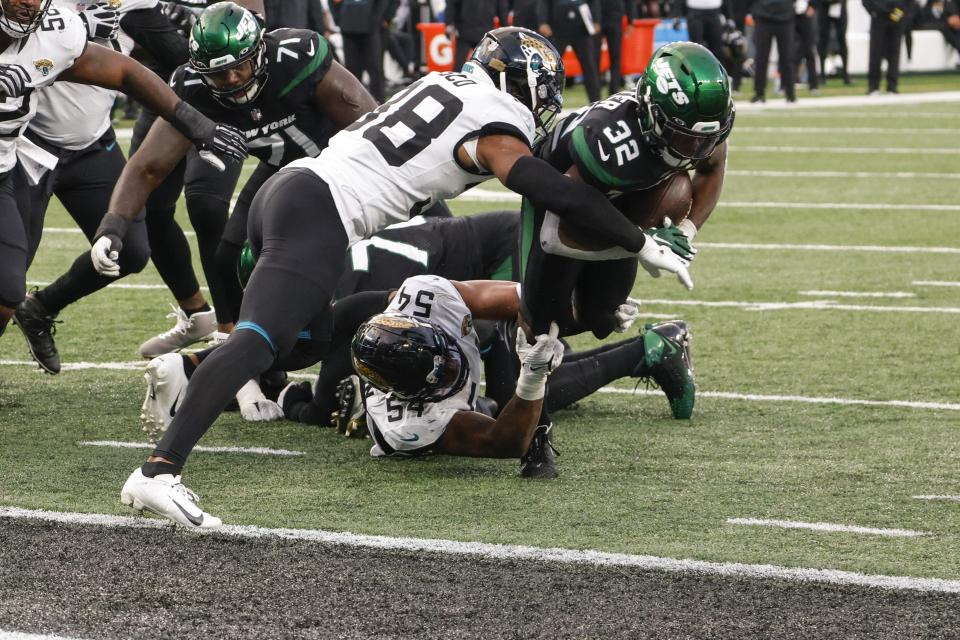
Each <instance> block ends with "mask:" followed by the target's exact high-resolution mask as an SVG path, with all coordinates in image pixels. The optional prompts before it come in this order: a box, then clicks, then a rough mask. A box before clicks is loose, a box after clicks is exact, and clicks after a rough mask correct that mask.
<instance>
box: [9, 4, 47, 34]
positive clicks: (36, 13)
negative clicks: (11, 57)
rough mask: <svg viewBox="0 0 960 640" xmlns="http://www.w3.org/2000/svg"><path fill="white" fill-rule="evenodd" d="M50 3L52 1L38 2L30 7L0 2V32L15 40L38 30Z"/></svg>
mask: <svg viewBox="0 0 960 640" xmlns="http://www.w3.org/2000/svg"><path fill="white" fill-rule="evenodd" d="M52 2H53V0H40V3H39V5H37V6H36V7H30V6H27V5H24V4H15V3H13V2H11V1H10V0H3V1H2V2H0V31H3V33H5V34H7V35H8V36H10V37H11V38H14V39H15V40H18V39H20V38H23V37H25V36H28V35H30V34H31V33H33V32H34V31H36V30H37V29H39V28H40V23H41V22H42V21H43V18H44V17H45V16H46V15H47V11H49V10H50V4H51V3H52Z"/></svg>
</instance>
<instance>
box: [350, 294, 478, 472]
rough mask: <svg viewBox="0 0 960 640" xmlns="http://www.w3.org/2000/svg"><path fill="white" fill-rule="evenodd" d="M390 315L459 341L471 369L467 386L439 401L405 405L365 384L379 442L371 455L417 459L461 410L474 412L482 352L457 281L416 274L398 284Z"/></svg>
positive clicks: (370, 419)
mask: <svg viewBox="0 0 960 640" xmlns="http://www.w3.org/2000/svg"><path fill="white" fill-rule="evenodd" d="M387 312H388V313H400V314H403V315H407V316H411V317H414V318H419V319H421V320H427V321H429V322H431V323H433V324H434V325H436V326H438V327H440V328H441V329H443V331H444V333H446V334H447V336H449V337H450V338H452V339H454V340H456V343H457V346H459V347H460V350H461V351H462V352H463V355H464V358H465V360H466V362H467V364H468V365H469V366H470V371H469V375H467V382H466V383H465V384H464V385H463V388H462V389H460V390H459V391H458V392H457V393H455V394H453V395H452V396H450V397H449V398H447V399H446V400H441V401H440V402H422V401H406V400H399V399H397V398H394V397H393V396H392V395H389V394H386V393H384V392H382V391H379V390H378V389H375V388H373V387H372V386H371V385H367V384H365V385H364V405H365V408H366V411H367V428H368V429H369V431H370V435H371V436H373V439H374V440H375V441H376V443H377V444H376V445H374V447H373V448H372V449H371V450H370V455H372V456H387V455H418V454H423V453H427V452H429V451H430V449H431V448H432V447H433V446H434V445H435V444H436V443H437V441H438V440H439V439H440V437H441V436H442V435H443V432H444V431H445V430H446V428H447V424H448V423H449V422H450V419H451V418H453V416H454V415H456V413H457V412H458V411H473V410H474V403H475V402H476V400H477V393H478V391H479V388H480V365H481V363H480V349H479V348H478V347H477V344H478V342H479V341H478V339H477V332H476V331H475V330H474V328H473V316H472V315H471V313H470V309H469V308H468V307H467V305H466V303H465V302H464V301H463V297H461V295H460V292H459V291H457V288H456V287H454V286H453V283H452V282H450V281H449V280H447V279H446V278H440V277H438V276H414V277H412V278H407V279H406V280H404V281H403V284H402V285H400V290H399V291H398V292H397V295H396V296H395V297H394V299H393V301H392V302H391V303H390V306H388V307H387Z"/></svg>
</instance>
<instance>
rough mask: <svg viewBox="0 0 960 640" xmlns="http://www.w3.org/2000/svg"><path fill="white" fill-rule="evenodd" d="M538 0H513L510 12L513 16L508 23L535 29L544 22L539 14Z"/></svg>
mask: <svg viewBox="0 0 960 640" xmlns="http://www.w3.org/2000/svg"><path fill="white" fill-rule="evenodd" d="M539 9H540V0H513V3H512V4H511V6H510V13H511V14H512V16H513V19H512V22H511V23H510V24H511V25H512V26H514V27H523V28H524V29H530V30H531V31H536V30H537V29H538V28H539V27H540V25H541V24H543V22H544V18H543V17H542V16H540V14H539Z"/></svg>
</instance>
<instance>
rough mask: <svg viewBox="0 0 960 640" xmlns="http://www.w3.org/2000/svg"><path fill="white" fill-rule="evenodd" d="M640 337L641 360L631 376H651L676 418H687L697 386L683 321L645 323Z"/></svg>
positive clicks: (648, 378)
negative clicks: (642, 350) (665, 397)
mask: <svg viewBox="0 0 960 640" xmlns="http://www.w3.org/2000/svg"><path fill="white" fill-rule="evenodd" d="M645 329H646V331H645V332H644V333H643V335H641V336H640V339H641V340H643V346H644V354H643V359H642V360H641V361H640V362H639V363H637V366H636V368H634V370H633V374H632V375H633V376H634V377H638V378H641V379H646V380H647V381H648V382H649V381H650V380H651V379H652V380H653V381H654V382H655V383H656V384H657V386H659V387H660V389H661V390H662V391H663V392H664V394H666V396H667V400H668V401H669V402H670V410H671V411H672V412H673V417H674V418H676V419H677V420H689V419H690V416H692V415H693V405H694V402H695V400H696V393H697V385H696V382H695V381H694V378H693V362H692V361H691V359H690V331H689V330H688V329H687V323H686V322H684V321H683V320H671V321H669V322H660V323H658V324H648V325H647V326H646V327H645Z"/></svg>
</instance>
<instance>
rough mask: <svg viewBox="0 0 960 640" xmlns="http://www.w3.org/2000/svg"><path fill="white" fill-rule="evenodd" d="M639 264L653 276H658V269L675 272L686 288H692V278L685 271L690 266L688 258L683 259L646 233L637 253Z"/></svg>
mask: <svg viewBox="0 0 960 640" xmlns="http://www.w3.org/2000/svg"><path fill="white" fill-rule="evenodd" d="M637 258H638V259H639V260H640V265H641V266H642V267H643V268H644V269H646V270H647V273H649V274H650V275H651V276H653V277H654V278H659V277H660V270H661V269H662V270H664V271H669V272H670V273H675V274H677V278H678V279H679V280H680V282H681V283H682V284H683V286H685V287H686V288H687V289H693V279H692V278H691V277H690V273H689V272H688V271H687V267H688V266H690V262H689V261H688V260H684V259H683V258H681V257H680V256H678V255H677V254H675V253H674V252H673V251H671V250H670V249H669V248H668V247H665V246H662V245H660V244H657V242H656V240H654V239H653V238H652V237H650V234H647V241H646V242H644V243H643V247H641V249H640V252H639V253H637Z"/></svg>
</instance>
